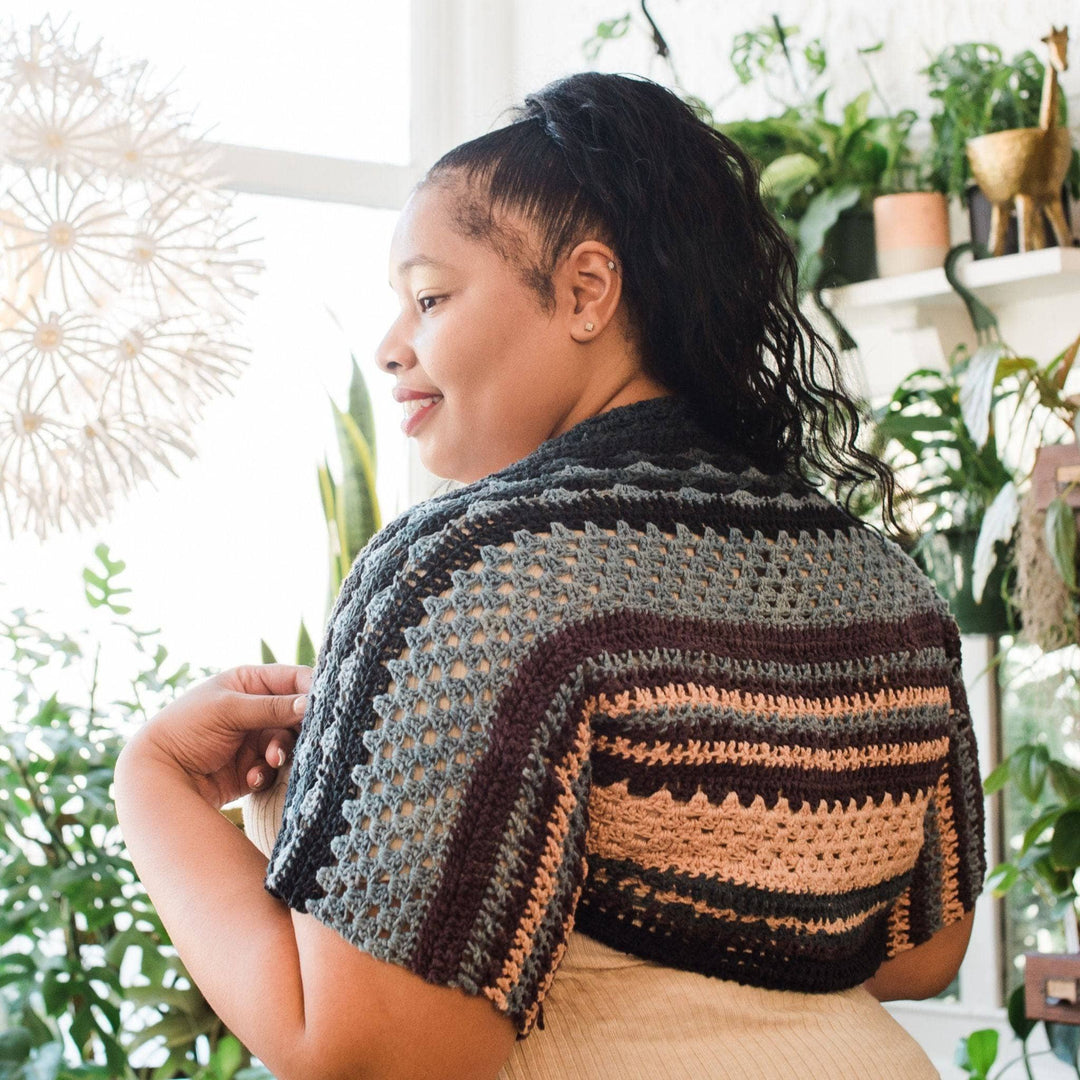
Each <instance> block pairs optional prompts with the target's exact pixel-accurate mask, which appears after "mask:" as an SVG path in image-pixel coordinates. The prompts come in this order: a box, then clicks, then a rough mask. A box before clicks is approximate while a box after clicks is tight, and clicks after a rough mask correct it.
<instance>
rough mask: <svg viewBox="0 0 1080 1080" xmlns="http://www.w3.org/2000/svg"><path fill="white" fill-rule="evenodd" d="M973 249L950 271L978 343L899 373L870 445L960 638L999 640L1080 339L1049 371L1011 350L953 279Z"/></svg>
mask: <svg viewBox="0 0 1080 1080" xmlns="http://www.w3.org/2000/svg"><path fill="white" fill-rule="evenodd" d="M970 249H971V245H970V244H965V245H960V246H958V247H956V248H954V249H953V250H952V251H951V252H950V253H949V256H948V257H947V259H946V261H945V268H946V275H947V276H948V278H949V280H950V281H951V282H952V284H953V286H954V288H955V289H956V290H957V291H958V292H959V294H960V295H961V298H962V299H963V300H964V302H965V303H966V304H967V306H968V311H969V313H970V315H971V318H972V322H973V325H974V326H975V330H976V335H977V337H978V342H979V343H978V347H977V348H976V349H975V350H974V351H972V350H970V349H969V348H968V347H967V346H966V345H958V346H957V347H956V349H954V351H953V353H952V355H951V356H950V358H949V363H948V365H947V366H946V368H945V369H944V370H939V369H931V368H924V369H920V370H918V371H915V372H912V373H911V374H910V375H908V376H906V377H905V378H904V379H903V380H902V381H901V382H900V384H899V386H898V387H897V389H896V390H895V392H894V393H893V395H892V397H891V398H890V400H889V401H888V402H887V403H886V404H885V405H884V406H883V407H881V408H880V409H879V410H877V412H876V413H875V417H874V423H873V434H872V448H873V450H874V451H875V452H876V453H878V454H879V455H880V456H882V457H883V458H885V459H886V460H888V461H889V462H890V463H891V464H892V465H893V466H894V468H895V469H896V470H897V475H898V480H899V482H900V486H901V489H902V491H901V494H900V496H899V499H898V509H899V510H900V512H901V513H905V512H906V513H907V516H908V520H909V523H910V537H909V541H908V546H909V549H910V551H911V553H912V554H913V555H914V557H915V558H917V559H918V560H919V561H920V562H921V564H922V565H923V566H924V568H925V569H926V571H927V573H928V574H929V575H930V576H931V577H932V578H933V579H934V581H935V582H936V584H937V585H938V587H939V589H940V591H941V592H942V594H943V595H944V596H945V598H946V599H947V600H948V601H949V603H950V605H951V607H952V610H953V614H954V615H955V616H956V619H957V622H958V623H959V624H960V628H961V630H963V631H965V632H967V633H1002V632H1005V631H1006V630H1008V629H1011V628H1013V626H1014V625H1015V622H1016V619H1015V614H1014V613H1013V612H1012V610H1011V609H1012V593H1013V588H1014V584H1015V570H1016V568H1015V542H1014V533H1015V530H1016V526H1017V522H1018V520H1019V516H1020V501H1021V498H1022V496H1023V495H1024V494H1025V493H1026V491H1027V489H1028V487H1029V486H1030V477H1031V472H1032V468H1033V464H1034V457H1035V452H1036V450H1037V448H1038V447H1040V446H1043V445H1045V444H1047V443H1052V442H1060V441H1062V440H1063V439H1065V438H1068V437H1069V436H1070V435H1071V434H1072V432H1073V428H1074V424H1075V422H1076V416H1077V400H1076V399H1075V398H1072V397H1070V396H1068V395H1066V394H1065V381H1066V378H1067V376H1068V374H1069V371H1070V369H1071V366H1072V364H1073V362H1074V360H1075V357H1076V354H1077V345H1078V344H1080V342H1073V343H1072V344H1071V345H1070V346H1069V347H1067V348H1066V349H1064V350H1063V351H1062V352H1061V353H1059V354H1058V355H1057V356H1055V357H1054V358H1053V359H1052V360H1050V361H1049V362H1048V363H1046V364H1040V363H1039V361H1037V360H1036V359H1034V358H1033V357H1029V356H1020V355H1018V354H1016V353H1015V352H1014V351H1013V350H1012V349H1010V348H1009V346H1008V345H1007V344H1006V343H1004V342H1003V341H1002V340H1001V338H1000V334H999V332H998V326H997V319H996V318H995V316H994V315H993V313H992V312H991V311H990V310H989V309H988V308H986V307H985V305H983V304H982V303H981V302H980V301H979V300H978V299H977V298H976V297H975V296H973V295H972V294H971V293H970V292H969V291H968V290H967V289H965V288H964V287H963V286H962V285H961V284H960V283H959V281H958V280H957V278H956V265H957V261H958V259H959V258H960V257H961V256H962V255H963V254H965V253H966V252H968V251H970Z"/></svg>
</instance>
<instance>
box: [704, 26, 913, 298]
mask: <svg viewBox="0 0 1080 1080" xmlns="http://www.w3.org/2000/svg"><path fill="white" fill-rule="evenodd" d="M798 32H799V31H798V27H794V26H786V27H785V26H782V25H781V24H780V22H779V20H778V19H777V18H776V17H774V18H773V21H772V23H771V24H767V25H765V26H762V27H758V28H756V29H754V30H750V31H748V32H746V33H744V34H739V35H737V36H736V38H735V41H734V44H733V46H732V52H731V63H732V67H733V69H734V70H735V73H736V75H737V76H738V78H739V81H740V82H742V83H743V84H747V83H750V82H753V81H757V80H760V81H761V82H762V83H763V84H764V86H765V87H766V89H767V90H768V92H769V93H770V96H772V97H773V98H774V99H775V100H777V101H778V102H779V103H780V104H781V106H782V108H781V110H780V112H779V113H778V114H777V115H774V116H770V117H766V118H765V119H762V120H737V121H734V122H732V123H723V124H717V125H716V126H717V127H718V129H719V130H720V131H721V132H723V133H724V134H725V135H727V136H728V137H729V138H731V139H733V140H734V141H735V142H737V143H738V144H739V145H740V146H741V147H742V148H743V149H744V150H745V151H746V152H747V153H748V154H749V155H750V156H751V157H752V158H754V160H755V161H757V163H758V165H759V166H760V167H761V170H762V171H761V186H762V194H763V196H764V197H765V200H766V202H767V204H768V205H769V208H770V209H771V210H772V211H773V212H774V213H775V214H776V215H777V217H778V218H779V220H780V222H781V223H782V224H783V225H784V228H785V229H786V230H787V232H788V234H789V235H790V236H791V238H792V240H793V241H794V242H795V244H796V247H797V250H798V252H799V263H800V267H799V269H800V274H799V277H800V281H801V282H802V286H803V288H805V289H810V290H812V289H815V288H819V287H821V286H823V285H826V284H838V283H840V282H839V280H838V279H835V278H834V277H831V276H829V270H830V268H829V266H828V265H827V262H826V259H825V252H826V243H827V241H828V238H829V236H830V233H831V231H832V229H833V227H834V226H835V225H836V223H837V221H838V220H839V219H840V216H841V214H844V213H845V212H847V211H850V210H852V209H854V208H855V207H856V206H857V205H858V206H862V207H868V206H869V205H870V202H871V201H872V199H873V198H874V196H875V195H880V194H882V193H883V192H887V191H895V190H900V189H902V188H904V187H906V186H910V185H911V184H912V183H913V182H914V181H915V176H916V162H915V159H914V157H913V155H912V153H911V150H910V146H909V136H910V134H911V128H912V126H913V124H914V123H915V120H916V119H917V117H916V114H915V113H914V112H912V111H911V110H907V109H905V110H903V111H901V112H898V113H895V114H893V113H890V112H889V111H888V110H886V112H885V114H884V115H871V113H870V105H871V101H872V99H873V96H874V92H875V90H876V86H875V84H874V80H873V75H872V73H871V72H870V70H869V68H867V74H868V78H869V81H870V83H871V86H872V87H873V89H867V90H864V91H863V92H861V93H860V94H858V95H857V96H856V97H855V98H853V99H852V100H851V101H849V102H847V103H846V104H845V105H844V106H842V107H841V109H840V111H839V118H838V119H833V118H831V117H830V116H829V115H828V114H827V99H828V94H829V88H828V86H825V87H824V88H822V89H819V86H820V84H821V81H822V77H823V76H824V75H825V73H826V71H827V67H828V60H827V56H826V53H825V49H824V47H823V46H822V44H821V42H820V40H818V39H816V38H815V39H812V40H810V41H808V42H806V43H804V44H802V45H801V46H800V45H797V44H796V42H795V40H794V39H795V38H796V36H797V35H798ZM880 47H881V46H880V44H879V45H875V46H871V47H870V48H868V49H863V50H859V54H858V55H859V56H860V59H861V58H862V57H863V56H865V55H867V54H870V53H873V52H877V51H878V50H879V49H880ZM864 63H865V61H864ZM785 75H786V80H785V79H784V76H785ZM785 81H786V88H783V89H777V87H778V86H781V85H782V84H783V83H784V82H785ZM879 96H880V95H879Z"/></svg>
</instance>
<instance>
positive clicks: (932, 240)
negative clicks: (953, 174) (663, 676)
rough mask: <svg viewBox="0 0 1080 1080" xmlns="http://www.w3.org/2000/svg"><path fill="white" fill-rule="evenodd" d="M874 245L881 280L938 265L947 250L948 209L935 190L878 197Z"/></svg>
mask: <svg viewBox="0 0 1080 1080" xmlns="http://www.w3.org/2000/svg"><path fill="white" fill-rule="evenodd" d="M874 245H875V247H876V249H877V267H878V273H879V274H880V275H881V276H882V277H894V276H895V275H896V274H911V273H914V272H915V271H917V270H932V269H934V268H935V267H938V266H941V265H942V263H944V261H945V256H946V255H947V254H948V251H949V206H948V203H947V202H946V201H945V196H944V195H942V194H941V193H940V192H937V191H907V192H902V193H901V194H898V195H879V196H878V197H877V198H876V199H875V200H874Z"/></svg>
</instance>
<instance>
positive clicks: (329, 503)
mask: <svg viewBox="0 0 1080 1080" xmlns="http://www.w3.org/2000/svg"><path fill="white" fill-rule="evenodd" d="M318 470H319V498H320V499H322V508H323V517H325V518H326V522H327V524H330V522H332V521H333V520H334V498H335V495H336V487H337V485H336V484H335V483H334V477H333V475H332V474H331V472H330V462H328V461H326V462H325V463H324V464H322V465H320V466H318Z"/></svg>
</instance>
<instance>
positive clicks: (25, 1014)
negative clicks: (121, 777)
mask: <svg viewBox="0 0 1080 1080" xmlns="http://www.w3.org/2000/svg"><path fill="white" fill-rule="evenodd" d="M95 554H96V555H97V558H98V561H99V563H100V569H94V570H92V571H91V570H87V572H86V573H85V574H84V579H85V581H86V583H87V599H88V601H89V603H90V604H91V606H92V607H96V608H97V609H98V611H97V612H96V614H95V616H94V618H95V620H96V621H95V622H94V625H93V626H92V627H91V628H90V629H88V630H86V631H83V632H80V633H77V634H70V633H67V632H64V633H61V634H57V633H54V632H52V631H51V630H49V629H47V628H46V627H45V626H44V625H42V622H41V619H40V617H39V615H38V614H36V613H34V614H32V613H29V612H27V611H25V610H23V609H19V610H16V611H14V612H13V613H12V614H11V615H10V616H8V617H5V618H3V619H0V693H2V694H3V696H4V699H5V700H6V701H10V702H11V703H12V711H11V714H10V715H8V716H5V720H4V724H3V728H2V732H0V1078H2V1080H44V1078H49V1080H54V1078H66V1077H109V1078H113V1080H118V1078H124V1080H133V1078H138V1080H166V1078H169V1077H177V1076H184V1077H198V1078H199V1080H231V1078H233V1077H236V1076H238V1075H239V1074H238V1072H237V1070H238V1069H239V1068H240V1067H241V1066H242V1065H248V1064H250V1058H249V1056H248V1055H247V1053H246V1051H244V1050H243V1049H242V1048H241V1047H240V1045H239V1043H237V1042H236V1040H235V1039H234V1038H231V1037H230V1036H229V1035H228V1034H227V1032H226V1030H225V1027H224V1025H223V1024H222V1022H221V1021H220V1020H219V1019H218V1017H217V1016H215V1015H214V1013H213V1012H212V1011H211V1009H210V1008H209V1006H208V1005H207V1003H206V1001H205V999H204V998H203V996H202V995H201V994H200V993H199V991H198V989H197V988H196V987H195V986H194V985H193V984H192V982H191V980H190V978H189V977H188V974H187V972H186V971H185V969H184V966H183V964H182V962H181V961H180V959H179V957H177V955H176V953H175V951H174V950H173V948H172V946H171V945H170V943H169V939H168V935H167V934H166V932H165V929H164V927H163V926H162V924H161V921H160V919H159V918H158V916H157V914H156V912H155V911H154V908H153V905H152V904H151V903H150V900H149V898H148V897H147V895H146V893H145V891H144V890H143V888H142V886H141V884H140V883H139V881H138V879H137V878H136V876H135V873H134V870H133V868H132V866H131V863H130V861H129V859H128V857H127V854H126V851H125V849H124V846H123V841H122V838H121V836H120V832H119V828H118V825H117V821H116V811H115V806H114V803H113V799H112V794H111V784H112V777H113V771H114V768H115V765H116V759H117V757H118V755H119V753H120V750H121V748H122V746H123V743H124V739H125V735H126V733H128V732H129V731H130V730H131V729H132V728H133V727H134V726H135V725H137V724H139V723H141V722H143V721H145V720H146V719H148V718H149V716H151V715H152V714H153V713H155V712H157V711H158V710H159V709H160V708H162V707H164V705H166V704H167V703H168V702H169V701H171V700H172V699H173V698H174V697H175V696H176V695H177V693H179V692H180V691H182V690H183V689H184V688H185V687H186V686H187V685H188V683H190V682H191V681H192V679H193V678H194V675H193V674H192V673H191V671H190V668H189V665H188V664H186V663H184V664H176V663H175V662H173V661H171V660H170V659H169V654H168V651H167V650H166V648H165V646H164V645H162V644H161V642H160V640H159V632H158V631H156V630H151V631H145V630H139V629H136V627H135V626H134V625H133V624H132V623H131V622H130V621H128V620H127V619H126V618H125V616H127V615H128V613H129V609H128V608H127V607H126V606H123V605H119V604H117V603H116V602H115V597H116V596H118V595H120V594H124V593H127V592H129V591H130V590H129V589H127V588H126V587H122V586H120V585H119V584H118V583H117V578H118V575H119V574H120V573H121V572H122V570H123V569H124V564H123V562H120V561H118V560H114V559H112V558H111V556H110V554H109V550H108V548H107V547H105V546H104V545H99V546H98V548H97V549H96V550H95ZM116 616H120V617H119V618H117V617H116ZM106 620H108V621H106ZM105 661H108V662H107V663H106V662H105ZM200 1058H201V1063H200Z"/></svg>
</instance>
